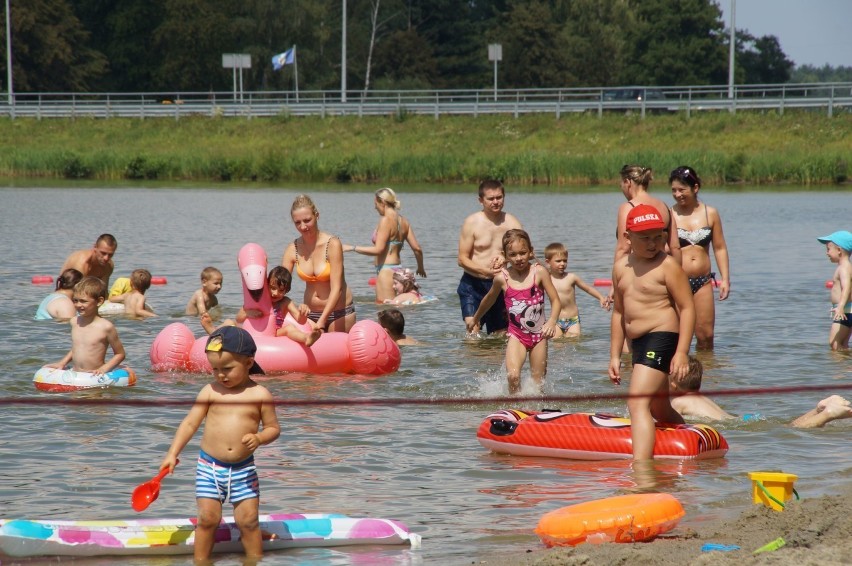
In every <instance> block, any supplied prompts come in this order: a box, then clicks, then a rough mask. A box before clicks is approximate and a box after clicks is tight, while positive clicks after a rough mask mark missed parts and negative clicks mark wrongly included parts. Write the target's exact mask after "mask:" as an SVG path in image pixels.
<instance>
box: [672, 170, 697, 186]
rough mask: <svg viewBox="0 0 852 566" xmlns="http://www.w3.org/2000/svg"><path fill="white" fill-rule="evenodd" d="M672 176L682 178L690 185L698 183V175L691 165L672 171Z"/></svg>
mask: <svg viewBox="0 0 852 566" xmlns="http://www.w3.org/2000/svg"><path fill="white" fill-rule="evenodd" d="M672 177H675V178H677V179H680V180H681V181H683V182H684V183H686V184H687V185H689V186H690V187H694V186H695V185H697V184H698V175H696V174H695V171H693V170H692V169H690V168H689V167H678V168H677V169H675V170H674V171H672Z"/></svg>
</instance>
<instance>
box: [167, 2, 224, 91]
mask: <svg viewBox="0 0 852 566" xmlns="http://www.w3.org/2000/svg"><path fill="white" fill-rule="evenodd" d="M235 6H237V7H238V6H239V5H238V4H237V3H233V2H230V1H229V0H165V13H164V15H163V19H162V22H161V23H160V25H159V26H157V29H156V30H155V31H154V49H155V50H157V52H158V53H159V56H160V57H161V59H162V63H161V64H160V66H159V68H158V69H157V71H156V73H155V75H154V87H155V89H156V90H161V91H165V90H168V91H206V90H230V89H231V86H232V72H231V71H230V70H227V69H223V68H222V54H223V53H236V52H240V51H238V50H237V49H236V47H237V46H236V45H235V42H234V35H235V29H234V19H233V16H234V15H235V11H236V10H235V9H234V7H235Z"/></svg>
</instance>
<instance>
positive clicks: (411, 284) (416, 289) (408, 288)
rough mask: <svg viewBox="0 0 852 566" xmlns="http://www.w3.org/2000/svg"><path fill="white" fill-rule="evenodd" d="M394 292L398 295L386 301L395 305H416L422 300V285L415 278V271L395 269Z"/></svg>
mask: <svg viewBox="0 0 852 566" xmlns="http://www.w3.org/2000/svg"><path fill="white" fill-rule="evenodd" d="M393 292H394V294H395V295H396V296H395V297H394V298H393V299H389V300H386V301H385V303H388V304H394V305H415V304H417V303H419V302H420V301H421V299H422V298H423V296H422V295H421V294H420V285H418V284H417V280H416V279H415V278H414V272H413V271H411V270H410V269H402V268H400V269H394V270H393Z"/></svg>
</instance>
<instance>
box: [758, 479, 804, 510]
mask: <svg viewBox="0 0 852 566" xmlns="http://www.w3.org/2000/svg"><path fill="white" fill-rule="evenodd" d="M748 477H749V479H750V480H751V493H752V497H753V498H754V502H755V503H762V504H763V505H766V506H767V507H769V508H771V509H775V510H776V511H783V510H784V506H785V502H786V501H788V500H789V499H790V498H791V497H793V494H795V495H796V499H799V494H798V493H797V492H796V490H795V489H794V488H793V483H794V482H795V481H796V480H797V479H799V478H798V476H796V475H794V474H785V473H784V472H749V474H748Z"/></svg>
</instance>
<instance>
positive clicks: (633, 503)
mask: <svg viewBox="0 0 852 566" xmlns="http://www.w3.org/2000/svg"><path fill="white" fill-rule="evenodd" d="M685 514H686V513H685V511H684V510H683V506H682V505H681V504H680V501H678V500H677V498H675V497H674V496H672V495H669V494H668V493H640V494H634V495H620V496H617V497H608V498H606V499H597V500H595V501H587V502H586V503H580V504H578V505H569V506H568V507H562V508H561V509H557V510H555V511H551V512H550V513H547V514H545V515H544V516H543V517H542V518H541V520H540V521H539V522H538V526H537V527H536V529H535V533H536V534H537V535H538V536H539V538H541V542H543V543H544V544H545V545H547V546H548V547H553V546H576V545H578V544H582V543H584V542H589V543H603V542H640V541H644V540H651V539H652V538H654V537H656V536H658V535H661V534H663V533H667V532H669V531H670V530H672V529H673V528H675V527H676V526H677V524H678V522H679V521H680V520H681V518H682V517H683V516H684V515H685Z"/></svg>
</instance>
